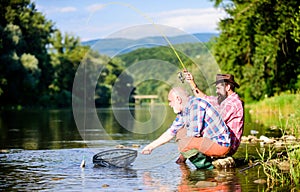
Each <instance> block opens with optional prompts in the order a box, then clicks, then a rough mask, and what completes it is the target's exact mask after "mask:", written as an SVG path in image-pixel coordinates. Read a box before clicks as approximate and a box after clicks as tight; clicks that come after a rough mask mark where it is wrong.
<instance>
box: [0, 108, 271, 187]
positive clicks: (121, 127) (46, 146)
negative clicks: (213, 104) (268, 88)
mask: <svg viewBox="0 0 300 192" xmlns="http://www.w3.org/2000/svg"><path fill="white" fill-rule="evenodd" d="M96 113H97V118H98V121H97V122H94V119H89V116H84V117H85V118H86V121H84V124H80V123H81V121H80V120H79V121H76V120H75V119H76V118H75V119H74V116H75V117H76V115H74V114H73V111H72V110H71V109H67V110H21V111H14V110H9V111H8V110H5V111H1V112H0V133H1V136H0V138H1V141H0V150H1V152H0V166H1V169H0V191H199V190H200V191H201V190H205V191H267V190H268V189H269V188H268V186H267V184H266V183H263V182H260V183H259V184H257V183H256V182H257V180H258V179H261V180H262V179H265V176H264V174H263V171H262V169H261V167H260V166H257V167H254V168H251V169H249V170H247V171H243V172H241V170H242V169H243V168H245V167H247V165H244V166H241V167H237V168H233V169H224V170H217V169H214V170H196V169H195V168H194V167H193V165H192V164H191V163H190V162H189V161H187V163H186V164H185V165H178V164H176V163H175V161H176V159H177V157H178V152H177V147H176V144H175V143H174V142H170V143H168V144H166V145H164V146H162V147H160V148H158V149H156V150H154V151H153V153H152V154H151V155H142V154H140V151H141V149H142V148H143V146H145V145H146V144H148V143H149V142H151V141H152V140H153V139H155V138H157V137H158V136H159V135H160V134H161V133H162V132H164V131H165V129H166V128H168V125H170V123H171V122H172V120H173V118H174V114H173V113H172V111H170V110H169V109H168V108H165V109H161V108H160V107H159V106H154V107H149V106H144V107H136V108H132V109H130V110H129V111H128V110H127V109H114V110H112V109H98V110H97V111H96ZM129 116H132V117H134V119H136V120H138V121H133V120H132V119H131V118H130V117H129ZM120 117H122V118H121V119H120ZM153 120H155V121H156V122H158V123H155V122H153ZM122 121H123V122H122ZM250 129H253V127H251V125H250V124H246V129H245V133H249V131H250ZM120 146H122V147H124V146H125V147H128V148H131V149H134V150H137V151H138V156H137V158H136V160H135V161H134V163H133V164H132V166H131V167H130V168H126V169H125V168H104V167H95V166H94V165H93V162H92V158H93V156H94V155H95V154H96V153H98V152H101V151H105V150H109V149H114V148H116V147H120ZM252 148H253V149H252V150H253V151H255V149H254V148H255V147H254V146H253V147H252ZM245 149H246V147H245V145H244V144H242V145H241V147H240V149H239V151H238V153H237V154H236V155H237V156H241V157H243V156H245ZM247 150H248V153H251V150H249V146H248V147H247ZM83 159H84V160H85V161H86V166H85V168H81V167H80V164H81V161H82V160H83Z"/></svg>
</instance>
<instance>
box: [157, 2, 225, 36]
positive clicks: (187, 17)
mask: <svg viewBox="0 0 300 192" xmlns="http://www.w3.org/2000/svg"><path fill="white" fill-rule="evenodd" d="M225 15H226V13H225V11H222V10H218V9H215V8H205V9H178V10H172V11H167V12H162V13H158V14H153V17H155V18H156V19H157V22H158V23H159V24H163V25H168V26H173V27H177V28H180V29H182V30H185V31H191V30H192V31H199V32H213V31H216V28H217V23H218V21H219V20H220V19H221V18H224V17H225Z"/></svg>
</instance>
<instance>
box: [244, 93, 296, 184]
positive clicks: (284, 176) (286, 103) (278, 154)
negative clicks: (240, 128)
mask: <svg viewBox="0 0 300 192" xmlns="http://www.w3.org/2000/svg"><path fill="white" fill-rule="evenodd" d="M299 105H300V94H281V95H279V96H274V97H271V98H265V99H264V100H263V101H259V102H256V103H251V104H246V106H245V109H246V111H248V112H249V114H250V115H251V117H252V118H253V119H254V120H255V122H256V123H257V124H258V125H259V124H262V125H264V127H266V129H269V130H271V131H273V132H274V133H278V134H274V137H266V136H265V135H260V136H259V137H256V136H255V135H257V134H259V132H258V131H256V130H251V131H250V133H251V134H252V135H248V136H244V137H243V139H242V140H243V141H242V143H244V144H245V143H246V144H247V145H251V144H255V143H256V144H259V145H258V146H260V147H259V149H257V154H258V156H259V157H260V159H258V160H256V164H260V165H262V167H263V171H264V173H265V174H266V175H267V177H268V186H270V187H271V188H272V187H274V186H275V185H278V184H279V185H280V186H292V188H294V187H295V188H297V187H298V186H299V184H300V174H299V173H300V155H299V154H300V145H299V141H300V109H299ZM276 135H277V136H276ZM256 146H257V145H256ZM247 156H248V154H247V152H246V157H247ZM250 166H251V165H250Z"/></svg>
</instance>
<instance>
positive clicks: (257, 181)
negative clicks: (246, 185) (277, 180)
mask: <svg viewBox="0 0 300 192" xmlns="http://www.w3.org/2000/svg"><path fill="white" fill-rule="evenodd" d="M253 182H254V183H258V184H264V183H266V182H267V181H266V180H265V179H257V180H255V181H253Z"/></svg>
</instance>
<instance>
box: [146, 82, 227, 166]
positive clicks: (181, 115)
mask: <svg viewBox="0 0 300 192" xmlns="http://www.w3.org/2000/svg"><path fill="white" fill-rule="evenodd" d="M168 100H169V105H170V106H171V107H172V108H173V110H174V112H175V113H176V114H177V116H176V119H175V120H174V121H173V123H172V125H171V127H170V128H169V129H168V130H167V131H165V132H164V133H163V134H162V135H161V136H160V137H159V138H158V139H156V140H155V141H153V142H151V143H150V144H149V145H147V146H146V147H145V148H144V149H143V150H142V154H150V153H151V152H152V151H153V149H155V148H157V147H159V146H161V145H163V144H165V143H167V142H169V141H170V140H171V139H172V138H174V137H175V136H176V141H177V142H178V145H179V150H180V152H182V154H183V156H182V155H181V156H180V158H179V160H177V162H178V163H181V162H183V161H184V160H185V158H192V159H193V158H194V159H195V156H197V154H199V153H201V154H204V155H205V156H216V157H219V156H224V155H226V154H227V153H228V152H229V150H230V145H231V139H230V131H229V129H228V127H227V126H226V124H225V123H224V121H223V120H222V118H221V116H220V115H219V113H218V111H217V110H216V109H215V108H214V106H212V105H211V104H210V103H209V102H207V101H206V100H204V99H201V98H197V97H194V96H189V95H188V94H187V92H186V91H185V90H184V89H182V88H179V87H176V88H173V89H172V90H171V91H170V92H169V95H168ZM187 152H188V153H187ZM190 160H191V159H190ZM197 161H198V160H197V159H196V160H195V163H197ZM192 163H194V161H193V160H192ZM195 165H196V164H195ZM196 167H197V168H200V167H199V166H197V165H196ZM201 168H202V165H201Z"/></svg>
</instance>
